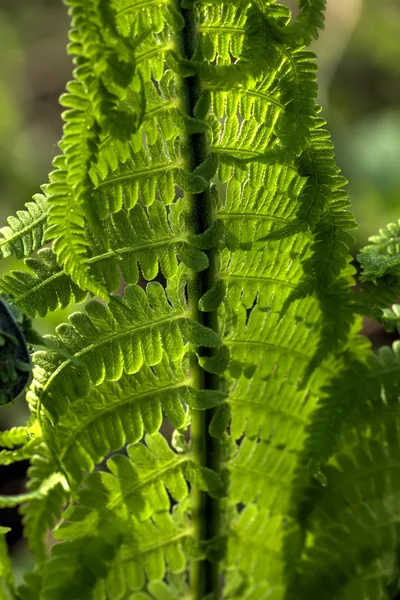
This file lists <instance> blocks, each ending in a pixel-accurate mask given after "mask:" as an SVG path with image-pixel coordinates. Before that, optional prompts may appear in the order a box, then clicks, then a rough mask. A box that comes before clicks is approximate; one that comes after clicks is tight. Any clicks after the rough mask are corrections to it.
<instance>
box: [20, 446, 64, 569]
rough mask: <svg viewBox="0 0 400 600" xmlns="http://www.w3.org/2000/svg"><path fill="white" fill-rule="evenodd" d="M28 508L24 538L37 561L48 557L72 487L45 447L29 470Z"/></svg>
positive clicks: (37, 453) (24, 505) (25, 516)
mask: <svg viewBox="0 0 400 600" xmlns="http://www.w3.org/2000/svg"><path fill="white" fill-rule="evenodd" d="M27 475H28V483H27V488H28V490H27V493H26V499H25V500H24V502H26V503H25V504H23V505H22V507H21V514H22V515H23V519H22V522H23V526H24V535H25V537H26V540H27V542H28V545H29V548H30V550H31V551H32V553H33V555H34V556H35V559H36V560H37V561H38V562H41V561H42V560H44V559H45V558H46V556H47V555H48V546H47V539H46V538H47V535H48V531H49V529H50V528H52V527H54V524H55V523H56V522H57V520H58V519H59V518H60V516H61V512H62V506H63V504H64V502H65V501H66V499H67V497H68V484H67V482H66V479H65V476H64V475H63V474H62V473H61V472H60V471H59V469H58V465H56V464H55V462H54V459H53V456H52V455H51V453H50V451H49V449H48V448H47V446H46V445H45V444H43V443H42V445H41V446H40V447H39V448H38V449H37V452H36V454H35V455H34V456H33V457H32V458H31V465H30V467H29V469H28V473H27Z"/></svg>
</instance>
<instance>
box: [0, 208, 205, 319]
mask: <svg viewBox="0 0 400 600" xmlns="http://www.w3.org/2000/svg"><path fill="white" fill-rule="evenodd" d="M104 229H105V231H106V232H107V236H108V238H109V243H110V249H109V250H108V251H107V249H106V248H105V247H104V245H102V243H101V240H98V239H97V238H96V236H95V234H94V233H92V232H91V233H89V231H88V232H87V237H88V242H89V244H90V245H89V254H90V256H89V257H88V258H87V259H85V263H86V264H87V266H88V267H89V269H90V273H91V274H92V275H93V277H95V278H96V279H97V280H98V281H101V282H102V283H103V285H104V286H105V287H106V288H107V290H108V291H109V292H113V291H116V290H118V289H119V287H120V282H121V276H122V277H123V279H124V281H125V282H126V283H127V284H136V283H137V282H138V279H139V266H140V269H141V272H142V274H143V276H144V278H145V279H147V280H151V279H154V278H155V277H156V275H157V274H158V272H159V269H161V272H162V273H163V275H164V276H165V278H167V279H169V278H171V277H174V276H175V275H176V274H177V273H178V258H180V260H181V261H183V262H184V263H185V264H186V265H187V266H188V267H190V268H195V269H198V268H203V266H204V264H205V261H206V260H207V258H206V257H205V255H204V253H202V251H201V250H199V249H196V248H195V247H193V246H191V245H189V244H188V235H187V232H185V228H184V223H183V211H182V206H181V205H180V203H175V204H174V205H173V207H171V210H170V211H169V214H168V213H167V211H166V209H165V207H164V206H163V204H162V203H161V202H159V201H156V202H154V204H152V205H151V206H149V207H147V208H144V207H142V206H140V205H136V206H134V208H133V209H131V210H130V211H129V212H128V213H126V212H125V211H124V210H121V211H120V212H118V213H116V214H115V215H112V216H110V217H109V218H108V219H106V220H105V221H104ZM25 264H26V266H27V267H28V268H29V269H30V272H29V271H28V272H27V271H11V273H10V274H9V275H6V276H5V277H4V278H3V280H1V281H0V290H1V291H2V292H3V293H5V294H7V295H8V296H9V297H11V298H12V300H13V303H14V304H16V305H17V306H19V308H21V310H23V311H24V312H26V313H27V314H28V315H29V316H31V317H36V316H37V315H40V316H42V317H44V316H45V315H46V314H47V312H49V311H54V310H56V309H58V308H65V307H66V306H69V305H71V304H72V303H79V302H82V301H83V300H84V299H85V298H86V295H87V292H85V291H84V290H82V289H80V288H78V286H76V285H75V284H74V283H73V281H72V280H71V278H70V277H69V276H68V275H67V274H66V273H65V271H64V270H63V269H62V268H61V267H60V266H59V265H58V263H57V261H56V257H55V255H54V253H53V252H52V250H51V249H50V248H43V249H42V250H39V252H38V256H37V258H30V259H26V261H25Z"/></svg>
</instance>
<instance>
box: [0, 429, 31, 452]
mask: <svg viewBox="0 0 400 600" xmlns="http://www.w3.org/2000/svg"><path fill="white" fill-rule="evenodd" d="M32 429H33V427H31V426H27V427H12V428H11V429H7V430H5V431H1V432H0V446H1V447H2V448H13V447H14V446H19V445H20V444H25V443H26V442H29V440H31V439H32Z"/></svg>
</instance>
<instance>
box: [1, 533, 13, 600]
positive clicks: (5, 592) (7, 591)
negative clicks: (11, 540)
mask: <svg viewBox="0 0 400 600" xmlns="http://www.w3.org/2000/svg"><path fill="white" fill-rule="evenodd" d="M9 531H10V528H9V527H2V526H0V593H1V595H2V596H3V598H4V599H5V600H7V599H8V598H12V597H13V596H14V593H13V590H14V574H13V570H12V566H11V560H10V556H9V554H8V548H7V543H6V539H5V536H6V533H8V532H9Z"/></svg>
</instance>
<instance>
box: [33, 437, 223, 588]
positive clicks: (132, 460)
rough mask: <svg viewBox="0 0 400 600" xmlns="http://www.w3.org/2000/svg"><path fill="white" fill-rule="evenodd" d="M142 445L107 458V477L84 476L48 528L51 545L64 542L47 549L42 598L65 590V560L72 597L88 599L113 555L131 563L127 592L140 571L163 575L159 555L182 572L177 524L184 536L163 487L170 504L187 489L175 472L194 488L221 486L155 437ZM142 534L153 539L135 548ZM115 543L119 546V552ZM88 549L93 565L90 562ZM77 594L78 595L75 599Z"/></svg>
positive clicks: (140, 576) (150, 575) (151, 575)
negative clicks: (53, 538)
mask: <svg viewBox="0 0 400 600" xmlns="http://www.w3.org/2000/svg"><path fill="white" fill-rule="evenodd" d="M146 444H147V445H144V444H136V445H130V446H128V448H127V450H128V455H129V458H128V457H126V456H122V455H115V456H114V457H113V458H111V459H109V460H108V461H107V465H108V468H109V469H110V471H111V473H112V474H111V473H104V472H103V473H100V472H98V473H93V474H91V475H90V476H89V477H88V478H87V480H86V483H87V488H86V489H82V490H81V492H80V493H79V497H78V501H79V504H78V505H76V506H73V507H71V508H70V509H69V510H67V512H66V513H65V515H64V522H63V523H62V524H61V525H60V526H59V527H58V528H57V530H56V535H57V538H58V539H63V540H68V541H64V542H62V543H61V544H58V545H57V546H56V547H55V548H54V549H53V553H52V558H51V559H50V561H49V562H48V563H47V565H46V570H45V574H44V591H43V597H44V598H47V597H50V590H51V594H52V598H62V597H63V593H65V589H66V588H65V586H66V585H67V581H66V573H65V561H66V560H67V561H68V570H69V573H71V572H73V573H74V586H75V585H76V589H77V592H76V593H77V596H76V597H77V598H83V597H86V598H87V597H88V596H89V594H90V592H91V590H92V589H93V587H94V585H95V584H96V581H97V580H98V579H100V578H104V577H105V576H106V575H107V572H108V571H109V570H111V568H112V561H114V559H115V558H116V555H117V552H118V553H120V560H121V559H122V560H124V556H125V557H126V555H127V554H128V556H129V555H130V556H131V558H132V559H133V560H132V561H131V562H130V564H131V566H132V571H131V573H132V574H133V577H134V584H133V585H134V587H136V586H139V585H140V583H141V581H142V580H143V574H142V572H143V568H144V569H145V570H146V574H147V577H148V578H149V579H153V578H154V579H161V578H162V577H163V575H164V555H165V557H166V559H167V561H168V562H169V563H171V568H172V570H173V571H174V570H181V569H182V566H183V564H182V560H183V557H182V554H181V550H180V548H179V546H180V544H181V543H182V540H183V539H184V537H185V536H186V535H188V534H189V531H188V530H187V525H186V524H185V525H184V528H185V529H186V530H187V531H186V532H185V533H184V532H183V531H182V525H180V526H179V525H178V523H177V524H175V523H174V520H173V519H171V517H169V516H168V511H169V508H170V498H169V496H168V494H167V491H166V489H168V491H169V493H170V494H171V496H172V498H175V499H176V500H182V499H184V498H185V497H186V495H187V493H188V488H187V483H186V481H185V478H184V477H183V473H185V476H186V479H189V480H190V481H193V482H195V485H197V486H200V487H201V488H202V489H204V488H205V489H210V486H211V489H215V487H218V486H220V485H221V483H220V481H219V480H218V478H215V476H214V474H213V473H212V472H211V471H210V472H209V473H208V472H206V471H207V470H205V469H202V468H201V467H197V466H196V465H195V464H194V463H192V462H191V456H190V455H177V454H175V453H174V452H173V451H172V450H171V449H170V448H169V447H168V444H167V443H166V441H165V440H164V438H163V437H162V436H161V435H157V434H156V435H154V436H147V437H146ZM165 512H167V514H165ZM158 513H161V514H159V515H158ZM150 517H152V521H151V522H149V520H148V519H149V518H150ZM142 521H143V524H142ZM100 524H101V527H99V525H100ZM155 528H157V529H159V533H158V532H157V531H156V529H155ZM149 531H153V533H154V538H153V543H152V544H149V547H147V548H146V545H143V542H144V541H145V540H149V539H150V538H148V537H142V536H143V535H144V534H145V533H149ZM171 534H172V536H171ZM171 537H174V538H175V540H172V539H171ZM163 538H164V539H165V538H166V540H169V544H168V542H167V544H166V546H165V548H163V549H162V547H160V541H161V539H163ZM121 541H124V545H123V546H122V548H121ZM157 542H158V543H157ZM126 544H127V545H126ZM169 545H170V547H168V546H169ZM94 548H96V563H94V562H93V550H94ZM61 557H63V560H64V564H62V561H61ZM77 559H79V560H77ZM100 565H101V566H100ZM87 571H89V574H90V575H89V577H88V576H87ZM55 574H57V576H56V577H55ZM114 574H115V572H114ZM127 575H128V576H129V572H127ZM111 577H112V576H111ZM68 583H69V582H68ZM111 583H112V582H111ZM68 589H71V588H70V586H68ZM74 589H75V588H74ZM83 593H85V594H86V596H82V594H83ZM74 597H75V596H74ZM89 597H90V596H89Z"/></svg>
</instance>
